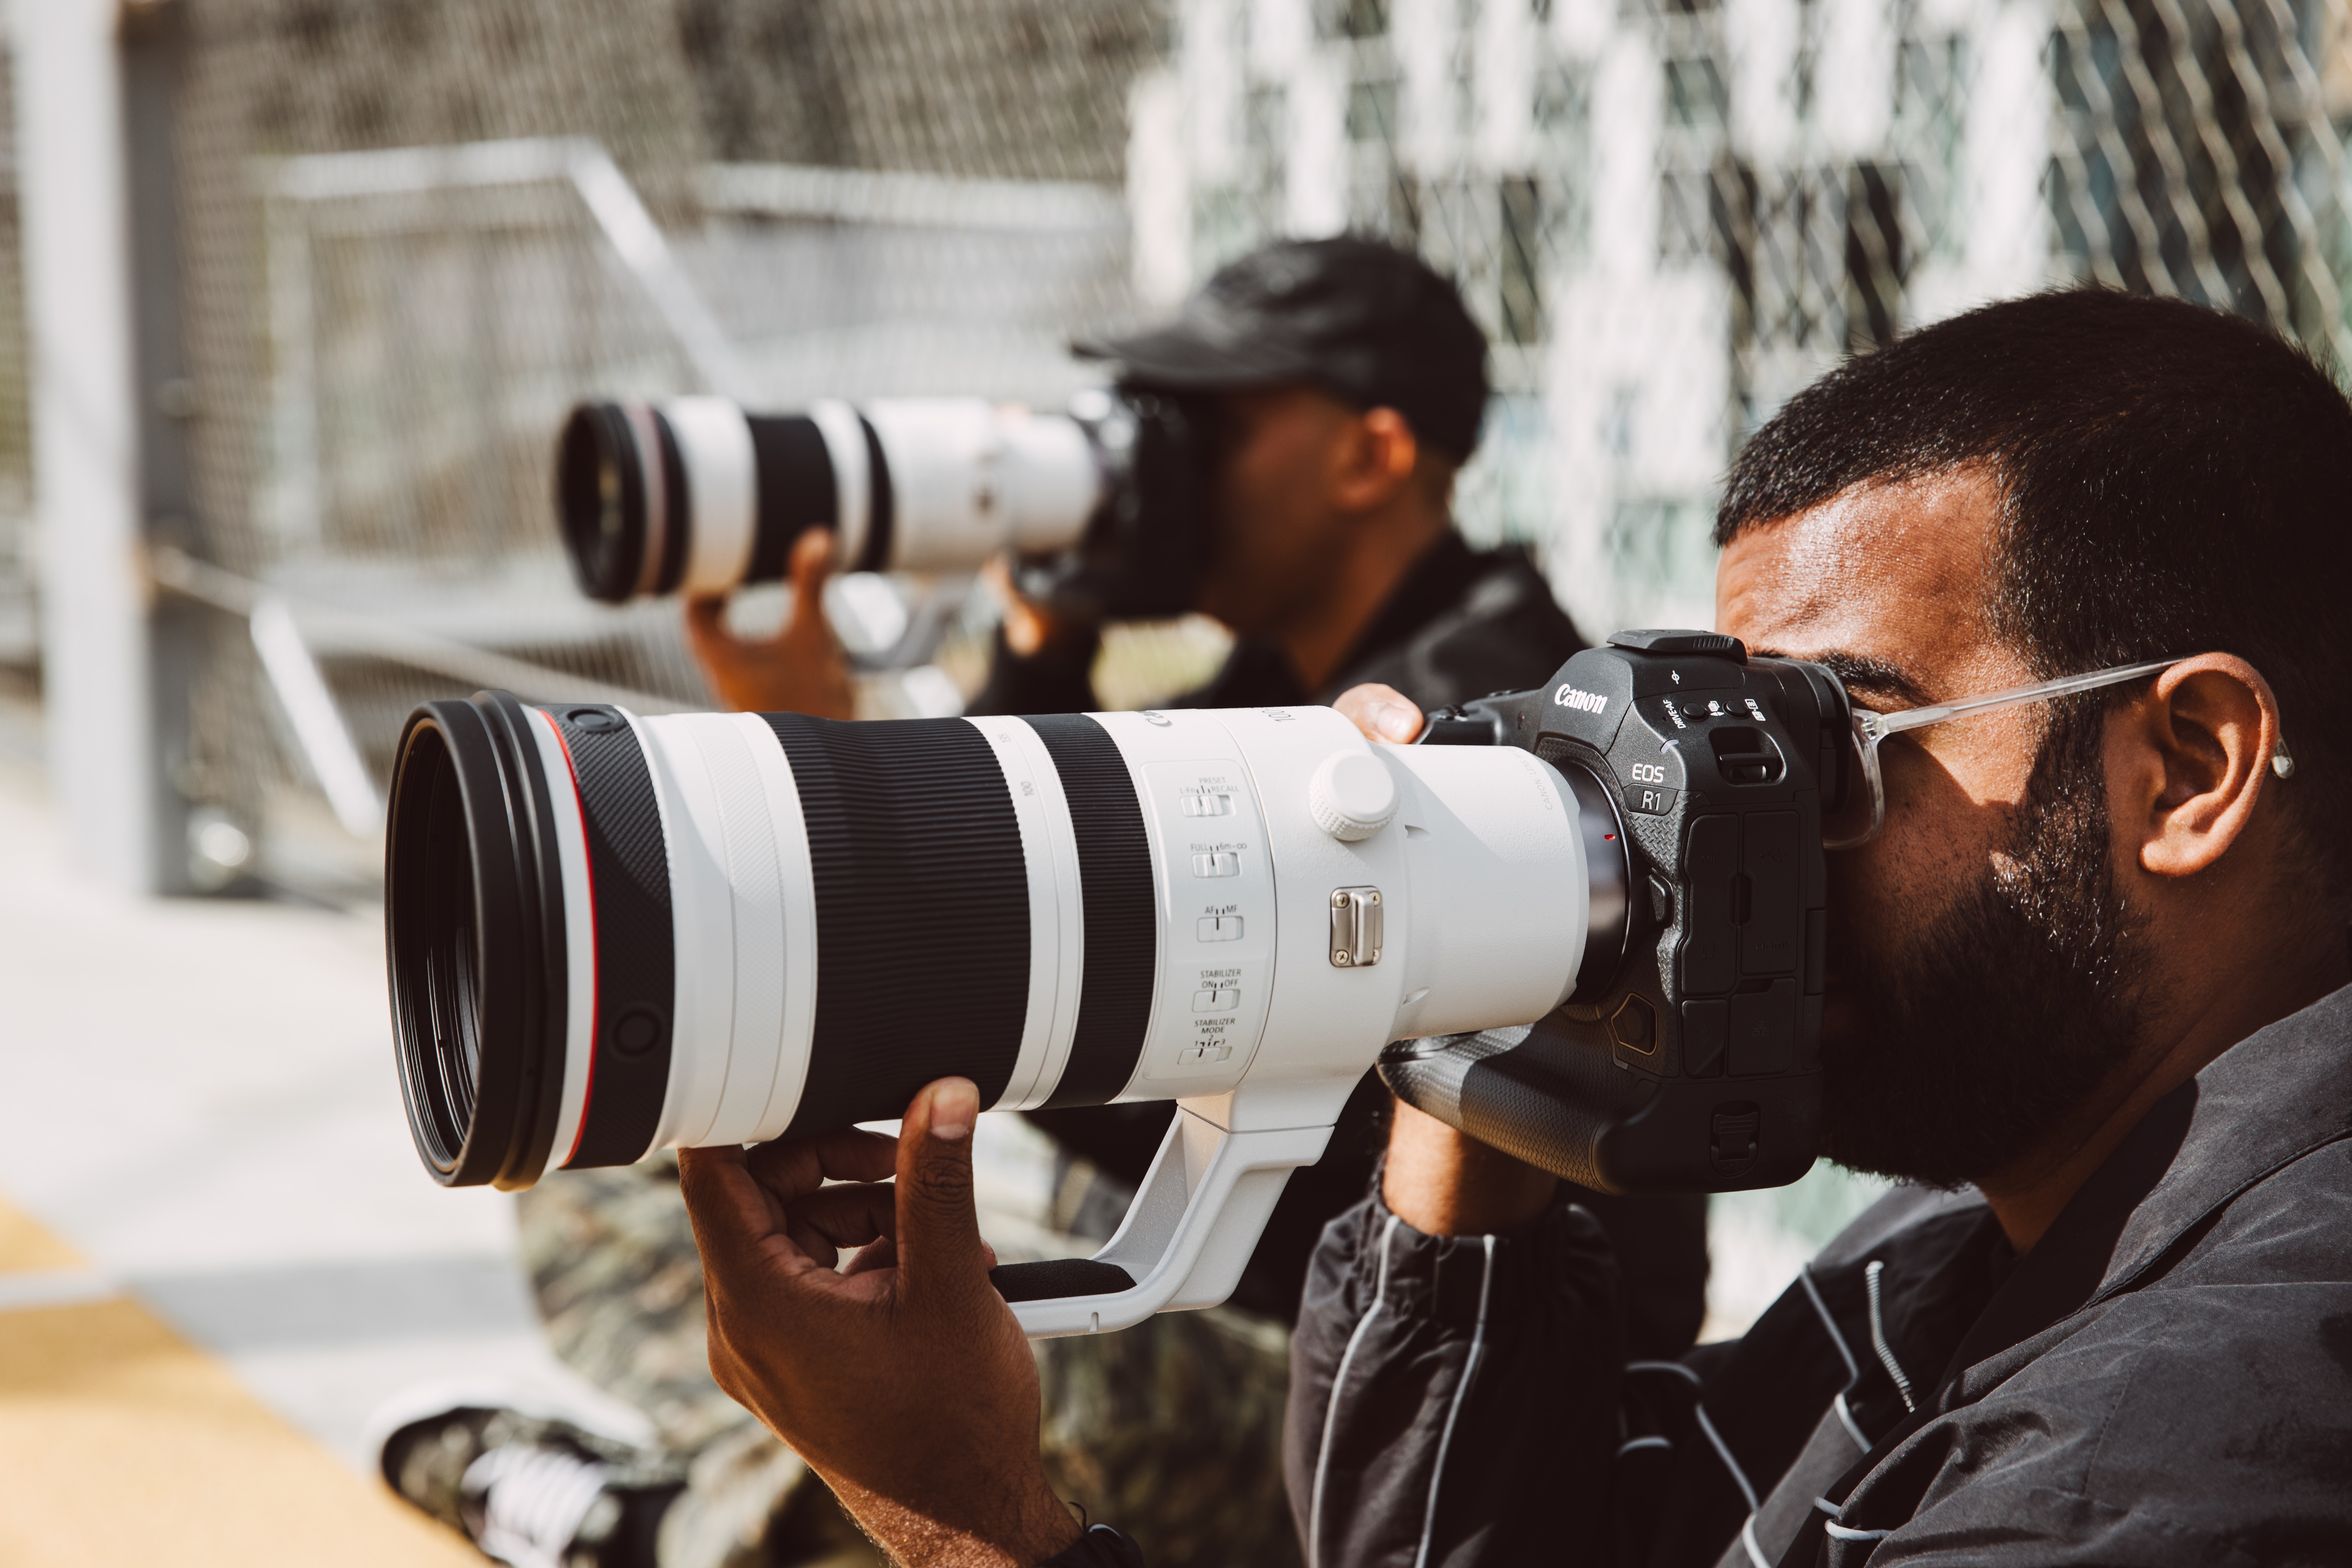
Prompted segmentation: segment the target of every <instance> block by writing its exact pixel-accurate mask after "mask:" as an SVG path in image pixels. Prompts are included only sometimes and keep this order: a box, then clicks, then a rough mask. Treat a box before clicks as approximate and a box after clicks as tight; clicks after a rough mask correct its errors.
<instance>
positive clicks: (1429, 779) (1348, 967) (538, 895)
mask: <svg viewBox="0 0 2352 1568" xmlns="http://www.w3.org/2000/svg"><path fill="white" fill-rule="evenodd" d="M517 803H520V804H517ZM1579 810H1580V807H1579V804H1578V800H1577V796H1576V795H1575V794H1574V792H1573V791H1572V790H1571V789H1570V786H1569V784H1568V783H1567V781H1566V780H1565V779H1564V778H1563V777H1562V775H1561V774H1560V773H1559V772H1557V771H1556V770H1555V769H1554V768H1552V767H1551V766H1550V765H1549V763H1544V762H1541V761H1539V760H1538V759H1537V758H1536V757H1535V756H1534V755H1532V754H1531V753H1529V752H1524V751H1521V750H1518V749H1517V748H1512V747H1417V748H1395V747H1389V746H1383V745H1374V744H1371V743H1370V742H1367V741H1366V740H1365V739H1364V738H1363V737H1362V736H1361V735H1360V733H1359V732H1358V731H1356V729H1355V728H1354V727H1353V726H1352V725H1351V724H1350V723H1349V722H1348V721H1346V720H1345V719H1343V718H1342V717H1340V716H1339V714H1338V713H1335V712H1333V711H1332V710H1328V709H1321V708H1279V709H1243V710H1218V711H1211V710H1189V711H1176V712H1165V713H1102V714H1093V715H1063V716H1057V717H1040V718H1029V719H1019V718H980V719H945V720H908V721H894V722H869V723H861V724H853V723H836V722H834V721H825V720H817V719H809V718H805V717H803V716H801V715H796V714H766V715H755V714H732V715H720V714H688V715H677V716H663V717H656V718H639V717H637V716H635V715H633V714H628V713H625V712H623V711H621V710H616V709H612V708H608V707H604V706H600V705H580V706H573V707H569V708H566V707H551V708H547V709H526V708H524V707H523V706H522V705H521V704H520V703H517V702H515V701H514V700H512V699H511V698H505V697H503V696H500V695H499V694H485V695H484V696H482V697H480V698H477V699H476V700H474V701H472V702H470V703H457V702H441V703H430V704H427V705H426V706H425V708H424V709H421V710H419V711H418V713H417V715H416V716H415V717H414V718H412V720H411V721H410V727H409V731H408V732H407V733H406V734H405V735H404V739H403V743H402V751H401V759H400V762H399V764H398V766H397V768H396V771H395V786H394V808H393V814H392V830H391V837H392V839H393V843H392V845H391V848H390V860H389V864H390V867H391V876H390V891H389V908H390V919H391V924H392V928H393V943H392V944H393V949H394V964H393V969H394V1013H395V1016H396V1018H398V1019H399V1020H400V1031H399V1032H400V1036H401V1042H402V1043H401V1061H402V1071H403V1080H404V1089H405V1090H406V1093H407V1096H408V1099H409V1102H410V1114H411V1121H412V1125H413V1126H414V1127H415V1129H416V1130H417V1137H418V1147H419V1150H420V1152H422V1153H424V1154H425V1158H426V1163H428V1165H429V1166H431V1167H432V1168H433V1170H434V1172H435V1173H436V1176H438V1177H439V1178H440V1179H442V1180H444V1181H445V1182H449V1183H451V1184H464V1183H466V1182H469V1181H488V1180H496V1181H498V1182H499V1184H502V1185H527V1184H529V1183H530V1181H532V1180H535V1179H536V1178H537V1176H538V1175H539V1174H540V1173H541V1172H542V1171H544V1170H548V1169H553V1168H556V1167H559V1166H566V1165H569V1166H589V1165H604V1164H623V1163H631V1162H634V1161H635V1160H637V1159H640V1158H642V1157H644V1156H645V1155H646V1154H647V1153H649V1152H653V1151H654V1150H656V1149H659V1148H664V1147H690V1146H698V1145H705V1144H723V1143H744V1142H762V1141H767V1140H771V1139H776V1138H787V1137H804V1136H811V1135H814V1134H816V1133H820V1132H824V1131H832V1130H834V1129H836V1128H839V1127H842V1126H845V1125H848V1124H850V1123H852V1122H856V1121H870V1120H877V1119H884V1118H889V1117H895V1116H897V1115H898V1114H899V1112H900V1111H901V1110H902V1109H903V1108H904V1106H905V1104H906V1102H907V1100H908V1099H909V1098H910V1097H911V1096H912V1095H913V1094H914V1093H915V1092H916V1090H918V1089H920V1088H921V1087H922V1086H923V1085H924V1084H926V1083H928V1082H930V1081H932V1080H933V1079H938V1078H941V1077H944V1076H948V1075H950V1074H953V1075H958V1076H961V1077H965V1078H969V1079H971V1080H972V1081H973V1082H974V1083H975V1084H977V1085H978V1086H979V1088H980V1090H981V1095H982V1104H983V1106H985V1107H987V1108H990V1109H995V1110H1029V1109H1036V1108H1041V1107H1061V1106H1072V1105H1095V1104H1106V1103H1110V1102H1113V1101H1136V1100H1177V1101H1179V1102H1181V1104H1182V1106H1183V1107H1184V1109H1185V1111H1186V1113H1187V1114H1185V1115H1183V1116H1181V1117H1179V1119H1178V1123H1177V1126H1176V1128H1175V1130H1174V1131H1171V1134H1170V1142H1169V1143H1168V1145H1167V1146H1166V1147H1165V1148H1163V1150H1162V1153H1161V1158H1160V1164H1159V1165H1158V1166H1155V1168H1154V1169H1155V1174H1154V1175H1153V1176H1152V1177H1150V1178H1149V1179H1148V1181H1147V1196H1150V1194H1151V1193H1155V1192H1156V1193H1158V1194H1160V1195H1159V1196H1158V1197H1155V1198H1151V1201H1150V1202H1145V1201H1143V1200H1139V1203H1138V1205H1137V1207H1136V1210H1135V1213H1134V1214H1133V1215H1130V1219H1129V1226H1128V1228H1127V1229H1126V1230H1125V1231H1123V1232H1122V1237H1125V1239H1124V1240H1120V1241H1115V1242H1114V1243H1113V1245H1112V1246H1111V1247H1109V1248H1107V1249H1106V1251H1105V1253H1104V1254H1103V1255H1102V1257H1101V1258H1098V1259H1097V1260H1093V1262H1092V1263H1090V1264H1089V1265H1088V1267H1089V1268H1098V1275H1099V1279H1101V1280H1107V1281H1108V1283H1097V1284H1087V1285H1084V1286H1083V1287H1082V1288H1079V1287H1070V1286H1068V1284H1067V1281H1066V1279H1064V1277H1061V1276H1055V1279H1064V1282H1063V1283H1062V1284H1058V1285H1055V1286H1054V1287H1053V1288H1051V1289H1045V1288H1042V1287H1041V1288H1040V1289H1033V1290H1031V1291H1030V1292H1029V1296H1028V1297H1027V1298H1024V1297H1023V1296H1020V1295H1017V1294H1014V1293H1013V1291H1011V1290H1008V1295H1009V1296H1010V1297H1011V1298H1012V1299H1013V1300H1015V1301H1016V1303H1018V1305H1019V1310H1021V1312H1022V1313H1023V1316H1024V1322H1026V1323H1027V1324H1028V1325H1029V1327H1030V1329H1031V1331H1033V1332H1066V1331H1082V1330H1084V1329H1086V1328H1087V1327H1089V1326H1093V1327H1102V1326H1109V1325H1112V1324H1114V1323H1115V1322H1116V1321H1136V1319H1138V1318H1139V1317H1141V1316H1143V1315H1146V1314H1148V1313H1149V1312H1150V1311H1153V1310H1160V1308H1162V1307H1166V1306H1171V1305H1176V1306H1183V1305H1206V1304H1209V1303H1210V1302H1212V1301H1213V1300H1222V1299H1223V1294H1224V1293H1225V1292H1227V1291H1229V1290H1230V1289H1232V1286H1233V1283H1234V1279H1237V1278H1238V1275H1239V1270H1240V1268H1241V1267H1242V1265H1243V1263H1244V1261H1245V1260H1246V1258H1247V1255H1248V1251H1249V1248H1250V1247H1251V1246H1252V1245H1254V1244H1255V1238H1256V1236H1257V1233H1258V1230H1259V1228H1260V1227H1261V1226H1263V1224H1264V1221H1265V1217H1266V1215H1267V1214H1268V1213H1270V1212H1271V1209H1272V1206H1273V1204H1274V1201H1275V1199H1276V1197H1278V1196H1279V1194H1280V1192H1281V1190H1282V1184H1283V1180H1284V1179H1285V1178H1286V1173H1287V1172H1288V1170H1289V1169H1291V1168H1292V1167H1294V1166H1296V1165H1298V1164H1301V1163H1311V1162H1312V1161H1313V1160H1315V1159H1316V1158H1318V1157H1319V1155H1320V1153H1321V1152H1322V1147H1323V1142H1324V1141H1325V1139H1326V1138H1328V1133H1329V1130H1330V1128H1331V1126H1332V1124H1333V1122H1334V1121H1336V1119H1337V1118H1338V1115H1339V1110H1340V1107H1341V1105H1342V1104H1343V1102H1344V1101H1345V1100H1346V1099H1347V1097H1348V1095H1349V1090H1350V1089H1352V1088H1353V1087H1354V1085H1355V1084H1356V1083H1357V1082H1358V1081H1359V1080H1360V1079H1361V1077H1362V1075H1363V1074H1364V1072H1365V1070H1366V1069H1367V1068H1369V1067H1370V1066H1371V1064H1372V1063H1373V1061H1374V1060H1375V1058H1377V1057H1378V1056H1379V1054H1380V1052H1381V1048H1382V1047H1384V1046H1386V1045H1388V1044H1389V1043H1390V1042H1391V1041H1393V1040H1399V1039H1407V1038H1413V1037H1422V1036H1428V1035H1436V1034H1449V1035H1450V1034H1460V1033H1466V1032H1470V1031H1475V1030H1480V1029H1486V1028H1492V1027H1498V1026H1507V1025H1515V1024H1524V1023H1529V1022H1532V1021H1533V1020H1535V1019H1538V1018H1539V1017H1541V1016H1544V1015H1545V1014H1547V1013H1549V1012H1550V1011H1551V1010H1552V1009H1553V1008H1554V1007H1556V1006H1558V1005H1559V1003H1560V1002H1561V1001H1562V1000H1564V999H1565V998H1566V997H1567V995H1568V994H1569V993H1570V991H1571V990H1572V989H1573V987H1574V985H1575V983H1576V977H1577V971H1578V966H1579V964H1580V963H1581V962H1582V960H1583V957H1584V951H1585V948H1586V945H1587V940H1586V939H1587V935H1588V926H1589V922H1590V919H1591V905H1592V902H1593V893H1592V890H1591V889H1592V888H1593V886H1595V885H1596V884H1595V878H1596V876H1598V875H1599V870H1598V868H1595V867H1593V866H1591V865H1590V864H1588V860H1589V856H1588V850H1587V847H1586V844H1587V841H1586V835H1585V833H1584V831H1583V825H1582V823H1581V821H1580V816H1579ZM518 823H520V824H521V825H522V826H520V827H518V826H515V825H516V824H518ZM461 829H462V830H461ZM518 868H519V869H518ZM469 951H470V952H478V953H479V954H480V955H481V956H480V958H479V960H478V964H477V966H476V967H474V968H472V969H468V968H467V966H466V963H465V962H464V957H465V954H466V953H467V952H469ZM450 1017H456V1018H461V1019H463V1020H467V1021H469V1022H468V1023H467V1027H468V1028H470V1029H472V1030H473V1031H474V1035H473V1037H471V1038H470V1039H469V1040H468V1041H463V1042H457V1043H454V1044H453V1043H452V1042H451V1041H450V1040H448V1039H447V1038H446V1035H447V1031H446V1028H445V1027H444V1026H443V1025H442V1024H441V1022H440V1020H442V1019H444V1018H450ZM469 1052H470V1054H468V1053H469ZM461 1063H469V1064H471V1065H470V1071H471V1074H472V1078H471V1079H470V1080H465V1081H461V1079H464V1073H463V1071H461V1070H460V1068H459V1067H458V1064H461ZM1155 1184H1156V1185H1155ZM1171 1194H1172V1195H1171ZM1155 1215H1156V1216H1157V1217H1156V1218H1155V1217H1154V1216H1155ZM1187 1215H1189V1216H1192V1217H1191V1218H1189V1219H1186V1218H1183V1217H1181V1216H1187ZM1203 1216H1205V1217H1203ZM1203 1227H1205V1228H1203ZM1099 1270H1108V1273H1099ZM1120 1281H1124V1283H1121V1282H1120ZM1033 1283H1034V1282H1033ZM1073 1301H1077V1302H1092V1303H1093V1304H1092V1305H1084V1306H1073V1305H1071V1304H1070V1303H1071V1302H1073ZM1106 1314H1108V1315H1106Z"/></svg>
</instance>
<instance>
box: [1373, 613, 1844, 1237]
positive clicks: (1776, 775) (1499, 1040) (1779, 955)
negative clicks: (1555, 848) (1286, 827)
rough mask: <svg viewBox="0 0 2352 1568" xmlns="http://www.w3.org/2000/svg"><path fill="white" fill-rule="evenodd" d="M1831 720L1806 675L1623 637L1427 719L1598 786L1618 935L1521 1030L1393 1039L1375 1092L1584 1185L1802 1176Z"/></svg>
mask: <svg viewBox="0 0 2352 1568" xmlns="http://www.w3.org/2000/svg"><path fill="white" fill-rule="evenodd" d="M1845 712H1846V710H1845V699H1844V695H1843V689H1841V688H1840V687H1839V686H1838V685H1837V683H1836V681H1835V680H1834V679H1832V678H1831V677H1830V676H1829V674H1828V673H1827V672H1826V671H1824V670H1822V669H1821V668H1818V667H1816V666H1811V665H1806V664H1802V663H1801V662H1799V661H1795V660H1787V659H1769V658H1758V659H1749V658H1746V656H1745V650H1744V649H1743V648H1742V647H1741V646H1740V645H1739V643H1738V640H1737V639H1735V638H1731V637H1723V636H1720V635H1719V634H1716V633H1710V632H1621V633H1619V634H1618V635H1617V637H1614V638H1612V639H1611V646H1609V647H1601V648H1592V649H1589V650H1587V651H1585V652H1583V653H1580V654H1578V655H1577V656H1576V657H1575V658H1572V659H1570V661H1569V662H1568V663H1567V664H1566V665H1565V666H1564V667H1562V668H1561V669H1560V671H1559V674H1558V675H1557V676H1555V677H1554V678H1553V679H1552V680H1551V681H1550V682H1549V683H1548V684H1547V685H1546V686H1545V687H1544V688H1542V689H1538V690H1536V691H1530V692H1522V693H1517V694H1513V695H1510V696H1507V697H1498V698H1490V699H1487V700H1485V701H1483V702H1479V703H1474V704H1471V705H1470V706H1469V708H1467V709H1465V710H1460V711H1458V712H1456V713H1454V714H1450V715H1444V716H1441V717H1440V719H1439V721H1437V722H1436V723H1435V724H1434V725H1433V733H1432V735H1431V737H1430V738H1431V740H1432V741H1433V742H1436V743H1441V744H1443V743H1463V742H1480V741H1485V742H1500V743H1505V744H1514V745H1519V746H1524V747H1527V748H1528V749H1529V750H1531V751H1533V752H1535V753H1536V754H1537V755H1538V757H1541V758H1542V759H1543V760H1544V761H1546V762H1548V763H1551V764H1553V766H1555V767H1557V768H1559V770H1560V772H1561V773H1563V775H1565V776H1566V777H1568V778H1569V779H1570V783H1571V784H1572V785H1575V786H1576V787H1577V792H1578V794H1579V796H1580V798H1581V799H1584V800H1585V801H1586V802H1587V804H1588V806H1590V805H1591V804H1592V801H1593V797H1594V796H1596V795H1597V796H1599V797H1601V799H1605V801H1606V803H1607V805H1608V807H1609V811H1610V814H1611V815H1612V816H1613V831H1614V832H1615V834H1616V838H1615V841H1614V844H1613V845H1611V846H1610V848H1611V849H1615V848H1619V847H1622V852H1623V858H1624V867H1625V884H1626V889H1627V895H1628V896H1627V900H1626V909H1625V910H1624V918H1623V921H1622V926H1621V927H1620V928H1618V929H1619V934H1618V935H1617V936H1616V937H1615V938H1613V939H1612V938H1610V937H1609V936H1608V934H1607V932H1606V931H1604V930H1602V929H1600V928H1601V927H1602V924H1603V922H1601V921H1600V920H1598V919H1596V921H1595V922H1594V923H1595V927H1596V931H1595V935H1594V938H1593V940H1594V942H1596V943H1605V942H1608V941H1610V940H1614V941H1617V942H1622V947H1621V948H1620V949H1619V951H1618V952H1616V953H1614V954H1609V953H1605V952H1589V953H1588V955H1587V960H1586V963H1585V966H1584V968H1583V969H1582V970H1581V971H1580V974H1579V978H1578V984H1577V988H1576V990H1575V991H1574V992H1573V993H1572V994H1570V997H1569V999H1568V1001H1567V1002H1566V1003H1564V1004H1563V1005H1561V1006H1559V1008H1557V1009H1555V1010H1554V1011H1553V1012H1552V1013H1551V1014H1549V1016H1546V1017H1544V1018H1543V1019H1541V1020H1539V1021H1538V1023H1536V1024H1535V1025H1533V1026H1529V1027H1527V1028H1525V1029H1506V1030H1492V1031H1488V1032H1486V1034H1483V1035H1478V1036H1466V1037H1453V1038H1449V1039H1443V1040H1436V1039H1432V1040H1421V1041H1408V1042H1400V1043H1399V1044H1397V1045H1394V1046H1391V1047H1389V1050H1388V1051H1387V1052H1386V1053H1385V1054H1384V1055H1383V1058H1382V1061H1381V1072H1382V1076H1383V1077H1384V1078H1385V1079H1387V1081H1388V1083H1389V1086H1390V1087H1391V1089H1394V1090H1395V1091H1396V1092H1397V1093H1398V1094H1399V1095H1400V1096H1401V1097H1402V1099H1404V1100H1406V1101H1407V1102H1409V1103H1411V1104H1413V1105H1415V1106H1418V1107H1420V1108H1421V1109H1423V1110H1427V1111H1429V1112H1430V1113H1431V1114H1433V1115H1435V1116H1437V1117H1439V1118H1440V1119H1441V1120H1443V1121H1447V1122H1449V1123H1451V1124H1453V1125H1454V1126H1456V1127H1459V1128H1461V1129H1462V1130H1463V1131H1466V1132H1468V1133H1470V1134H1471V1135H1472V1136H1474V1137H1476V1138H1478V1139H1480V1140H1482V1141H1483V1142H1489V1143H1492V1144H1494V1145H1496V1146H1497V1147H1499V1148H1502V1149H1505V1150H1507V1151H1508V1152H1511V1153H1513V1154H1515V1155H1517V1156H1518V1157H1519V1158H1521V1159H1525V1160H1527V1161H1528V1162H1530V1163H1534V1164H1537V1165H1538V1166H1541V1167H1543V1168H1545V1169H1547V1170H1550V1171H1553V1172H1555V1173H1559V1174H1560V1175H1564V1176H1567V1177H1569V1178H1570V1179H1572V1180H1575V1181H1578V1182H1581V1183H1583V1184H1587V1185H1590V1186H1594V1187H1599V1188H1601V1189H1603V1190H1608V1191H1625V1190H1634V1189H1643V1190H1684V1191H1727V1190H1733V1189H1738V1188H1747V1187H1764V1186H1776V1185H1780V1184H1784V1183H1787V1182H1790V1181H1794V1180H1795V1179H1796V1178H1797V1177H1798V1176H1800V1175H1801V1174H1802V1173H1804V1171H1805V1169H1806V1167H1807V1166H1809V1165H1810V1164H1811V1163H1812V1161H1813V1159H1814V1156H1815V1154H1816V1152H1818V1148H1819V1143H1820V1130H1821V1111H1820V1100H1821V1088H1820V1063H1819V1051H1818V1047H1819V1042H1820V1038H1821V1016H1822V975H1823V961H1824V956H1825V947H1826V916H1827V904H1828V899H1827V887H1826V876H1825V871H1824V867H1823V862H1822V834H1821V812H1822V793H1823V791H1822V780H1823V779H1825V778H1826V779H1828V780H1830V781H1831V785H1832V791H1834V789H1835V788H1837V787H1839V785H1840V782H1841V774H1842V770H1843V765H1844V764H1843V749H1842V747H1843V728H1844V725H1845V723H1846V722H1847V721H1846V718H1845ZM1587 815H1588V818H1589V819H1595V818H1599V817H1600V815H1601V814H1599V813H1598V812H1595V811H1591V810H1590V809H1589V810H1588V813H1587ZM1607 831H1609V829H1608V828H1606V827H1604V829H1603V832H1604V836H1605V833H1606V832H1607ZM1604 843H1606V839H1605V837H1604ZM1588 849H1591V845H1588Z"/></svg>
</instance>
